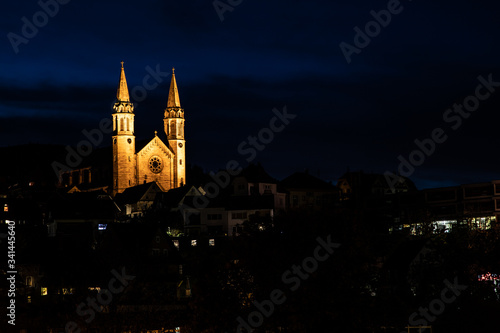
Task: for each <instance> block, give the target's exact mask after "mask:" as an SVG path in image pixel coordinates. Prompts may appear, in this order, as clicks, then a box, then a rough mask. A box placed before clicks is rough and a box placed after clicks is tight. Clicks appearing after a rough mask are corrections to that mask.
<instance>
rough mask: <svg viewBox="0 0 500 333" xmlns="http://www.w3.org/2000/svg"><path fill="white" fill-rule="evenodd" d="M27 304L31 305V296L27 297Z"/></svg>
mask: <svg viewBox="0 0 500 333" xmlns="http://www.w3.org/2000/svg"><path fill="white" fill-rule="evenodd" d="M26 301H27V302H28V304H29V303H31V296H28V299H27V300H26Z"/></svg>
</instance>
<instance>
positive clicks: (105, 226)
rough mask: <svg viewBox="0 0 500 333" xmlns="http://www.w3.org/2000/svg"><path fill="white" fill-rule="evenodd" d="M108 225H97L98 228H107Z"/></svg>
mask: <svg viewBox="0 0 500 333" xmlns="http://www.w3.org/2000/svg"><path fill="white" fill-rule="evenodd" d="M107 227H108V225H107V224H98V225H97V229H98V230H106V228H107Z"/></svg>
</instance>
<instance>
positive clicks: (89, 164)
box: [59, 62, 186, 196]
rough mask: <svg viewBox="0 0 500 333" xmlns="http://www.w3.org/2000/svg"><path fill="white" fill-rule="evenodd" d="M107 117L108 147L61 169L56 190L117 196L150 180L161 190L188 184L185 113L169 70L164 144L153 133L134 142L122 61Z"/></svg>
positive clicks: (173, 77)
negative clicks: (169, 79) (109, 139)
mask: <svg viewBox="0 0 500 333" xmlns="http://www.w3.org/2000/svg"><path fill="white" fill-rule="evenodd" d="M158 115H160V113H158ZM111 116H112V121H110V124H111V122H112V142H111V147H105V148H99V149H96V150H95V151H94V152H92V155H90V156H88V157H87V158H85V159H84V160H83V161H81V162H79V163H78V165H77V166H76V167H75V168H73V169H69V168H65V169H64V168H63V169H62V172H61V173H62V174H61V176H60V178H59V186H61V187H69V192H70V193H72V192H80V191H96V190H103V191H106V192H107V193H109V194H111V195H113V196H115V195H116V194H119V193H123V192H124V191H125V190H126V189H127V188H130V187H134V186H138V185H142V184H147V183H152V182H156V184H157V185H158V187H159V188H160V189H161V190H162V191H165V192H166V191H168V190H170V189H172V188H177V187H181V186H183V185H185V184H186V141H185V140H184V109H182V108H181V103H180V99H179V91H178V89H177V82H176V80H175V70H174V69H173V68H172V79H171V82H170V89H169V93H168V100H167V107H166V108H165V110H164V112H163V127H164V130H165V134H166V141H167V142H163V141H162V140H161V139H160V137H159V136H158V133H157V132H156V131H155V133H154V137H153V138H152V139H151V140H139V141H136V136H135V114H134V104H133V103H132V101H131V100H130V95H129V91H128V86H127V79H126V77H125V69H124V67H123V62H122V63H121V73H120V80H119V83H118V89H117V93H116V102H115V103H114V105H113V113H112V115H111ZM158 118H159V117H158ZM158 120H159V119H158ZM110 130H111V126H110ZM108 133H109V132H108ZM100 135H102V134H100Z"/></svg>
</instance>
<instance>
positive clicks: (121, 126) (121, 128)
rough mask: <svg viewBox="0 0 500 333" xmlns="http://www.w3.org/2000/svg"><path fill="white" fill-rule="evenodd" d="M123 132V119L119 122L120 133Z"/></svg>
mask: <svg viewBox="0 0 500 333" xmlns="http://www.w3.org/2000/svg"><path fill="white" fill-rule="evenodd" d="M124 130H125V126H124V123H123V118H122V119H121V120H120V131H124Z"/></svg>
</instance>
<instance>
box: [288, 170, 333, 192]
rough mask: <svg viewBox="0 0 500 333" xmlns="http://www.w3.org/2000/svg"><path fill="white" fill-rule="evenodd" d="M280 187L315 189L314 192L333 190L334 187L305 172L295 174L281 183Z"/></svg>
mask: <svg viewBox="0 0 500 333" xmlns="http://www.w3.org/2000/svg"><path fill="white" fill-rule="evenodd" d="M281 185H282V186H283V187H284V188H286V189H289V190H290V189H315V190H331V191H333V190H335V186H333V185H332V184H329V183H327V182H325V181H324V180H321V179H319V178H316V177H314V176H312V175H310V174H308V173H307V172H296V173H294V174H293V175H291V176H288V177H286V178H285V179H283V180H282V181H281Z"/></svg>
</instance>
